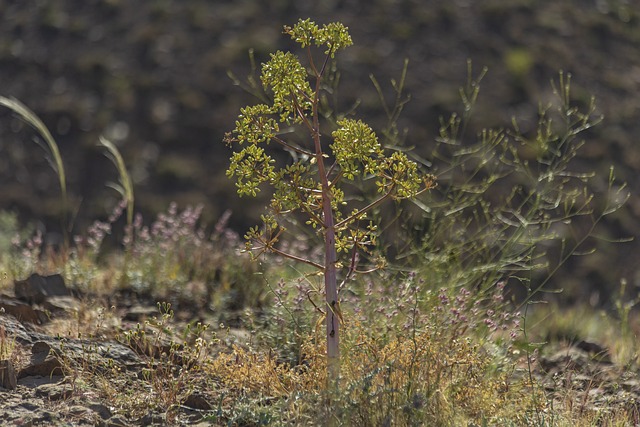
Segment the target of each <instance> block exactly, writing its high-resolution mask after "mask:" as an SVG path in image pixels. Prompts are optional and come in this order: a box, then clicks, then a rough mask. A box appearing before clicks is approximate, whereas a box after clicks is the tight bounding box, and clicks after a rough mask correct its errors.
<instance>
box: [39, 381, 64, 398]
mask: <svg viewBox="0 0 640 427" xmlns="http://www.w3.org/2000/svg"><path fill="white" fill-rule="evenodd" d="M35 394H36V396H38V397H43V398H45V399H48V400H50V401H56V400H66V399H68V398H70V397H71V396H72V395H73V386H72V385H71V384H66V383H55V384H42V385H40V386H38V387H37V388H36V393H35Z"/></svg>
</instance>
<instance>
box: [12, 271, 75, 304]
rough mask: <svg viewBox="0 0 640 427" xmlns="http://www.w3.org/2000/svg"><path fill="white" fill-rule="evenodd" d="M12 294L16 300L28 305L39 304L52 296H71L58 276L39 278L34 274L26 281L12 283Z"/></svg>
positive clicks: (39, 276)
mask: <svg viewBox="0 0 640 427" xmlns="http://www.w3.org/2000/svg"><path fill="white" fill-rule="evenodd" d="M14 292H15V295H16V298H18V299H19V300H22V301H25V302H27V303H29V304H40V303H42V302H44V301H45V300H46V299H47V298H48V297H52V296H57V297H60V296H70V295H71V292H69V289H68V288H67V287H66V285H65V284H64V279H63V278H62V276H61V275H59V274H54V275H52V276H41V275H39V274H37V273H34V274H32V275H31V276H29V278H28V279H27V280H16V281H15V282H14Z"/></svg>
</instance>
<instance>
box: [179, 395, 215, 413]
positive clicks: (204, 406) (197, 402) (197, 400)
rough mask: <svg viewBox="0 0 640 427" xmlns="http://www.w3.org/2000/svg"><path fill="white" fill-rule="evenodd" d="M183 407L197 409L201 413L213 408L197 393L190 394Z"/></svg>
mask: <svg viewBox="0 0 640 427" xmlns="http://www.w3.org/2000/svg"><path fill="white" fill-rule="evenodd" d="M183 405H184V406H186V407H189V408H193V409H199V410H202V411H209V410H211V409H212V408H213V407H212V406H211V404H210V403H209V402H208V401H207V399H206V398H205V397H204V396H203V395H202V394H200V393H197V392H196V393H191V394H190V395H189V396H188V397H187V398H186V399H185V401H184V403H183Z"/></svg>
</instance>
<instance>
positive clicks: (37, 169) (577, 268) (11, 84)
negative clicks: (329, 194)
mask: <svg viewBox="0 0 640 427" xmlns="http://www.w3.org/2000/svg"><path fill="white" fill-rule="evenodd" d="M307 17H309V18H311V19H312V20H314V21H316V22H317V23H320V24H322V23H327V22H331V21H341V22H342V23H344V24H345V25H347V26H348V27H349V29H350V31H351V34H352V37H353V40H354V46H353V47H351V48H349V49H347V50H346V51H345V52H344V53H343V54H342V55H341V56H340V57H339V59H338V61H339V62H338V63H339V66H340V68H341V72H342V75H341V81H342V85H341V86H340V88H339V89H340V90H339V100H340V101H339V102H340V104H341V105H343V106H344V108H345V109H347V108H349V107H350V106H351V105H353V104H354V103H355V102H357V101H359V102H360V104H359V107H358V112H359V114H360V115H361V116H362V117H364V118H365V119H366V120H367V121H368V122H370V123H371V124H373V125H374V126H375V125H377V126H382V125H384V123H385V122H386V117H385V115H384V111H383V108H382V105H381V104H380V101H379V99H378V96H377V94H376V91H375V89H374V86H373V85H372V83H371V80H370V78H369V74H370V73H373V74H374V75H375V77H376V78H377V79H378V81H379V82H381V83H382V84H383V85H384V86H385V87H387V88H388V87H389V85H388V82H389V80H390V79H392V78H398V77H399V76H400V73H401V71H402V67H403V62H404V59H405V58H408V59H409V61H410V62H409V70H408V77H407V87H406V89H407V91H408V92H409V93H410V94H411V97H412V98H411V102H410V103H409V104H408V105H407V106H406V108H405V111H404V114H403V116H402V118H401V121H400V126H401V127H402V128H404V127H407V128H408V130H409V133H408V136H407V141H406V143H407V144H408V145H411V146H415V147H416V150H417V151H418V152H419V153H422V154H424V155H427V154H428V153H429V152H430V149H431V148H432V144H433V141H434V138H435V137H436V135H437V133H438V128H439V118H440V117H441V116H448V115H449V114H450V113H451V112H453V111H459V110H460V103H459V92H458V88H459V87H460V86H462V85H463V84H464V83H465V81H466V76H467V59H471V60H472V62H473V64H474V68H475V70H477V72H479V71H480V69H481V68H482V67H483V66H487V67H488V68H489V72H488V75H487V76H486V78H485V79H484V80H483V83H482V89H481V92H480V98H479V103H478V108H477V111H476V114H475V116H474V120H473V123H472V127H471V129H470V131H471V132H472V134H473V133H475V132H477V131H479V130H481V129H482V128H484V127H503V128H504V127H509V126H510V123H511V118H512V116H517V117H518V118H519V120H520V122H519V123H520V125H521V128H522V131H523V132H530V131H532V130H534V129H535V125H536V120H537V112H538V105H539V102H543V103H544V102H547V101H548V100H549V99H550V97H551V85H550V83H549V82H550V80H551V79H553V78H556V77H557V75H558V71H559V70H564V71H565V72H570V73H572V75H573V89H574V95H575V96H576V97H577V98H578V99H579V100H582V101H585V102H586V101H588V99H589V97H590V96H591V95H593V96H595V97H596V99H597V105H598V110H597V112H598V113H601V114H603V115H604V122H603V123H602V124H601V125H600V126H598V127H597V128H595V129H593V130H592V131H590V132H589V133H588V135H587V138H588V140H587V144H586V145H585V147H584V149H583V151H582V153H581V157H580V159H579V161H578V163H577V167H578V169H579V170H582V171H586V170H593V171H595V172H596V173H597V174H598V175H599V178H597V179H596V180H595V181H594V183H595V184H594V188H593V191H594V192H595V193H596V194H597V195H598V194H599V195H604V194H605V191H606V186H607V178H608V174H609V167H610V165H614V166H615V168H616V174H617V177H618V178H619V180H620V181H624V182H627V183H628V184H629V186H630V188H631V191H632V196H631V198H630V200H629V202H628V204H627V205H626V206H625V207H624V208H623V209H622V210H621V211H620V212H618V213H617V214H616V215H614V216H612V217H611V218H609V220H608V221H607V222H606V223H605V224H603V225H602V226H601V227H600V229H598V234H600V235H602V236H604V237H606V238H607V239H616V238H622V237H633V236H637V235H638V234H639V232H640V225H639V224H638V221H637V218H638V217H640V201H639V200H638V198H637V197H636V194H637V190H638V188H639V187H640V180H639V179H638V173H637V171H638V170H640V147H639V146H638V144H637V136H638V135H640V120H638V117H639V115H640V96H638V94H639V92H640V6H638V5H637V4H636V3H635V2H632V1H630V0H629V1H625V0H563V1H557V0H538V1H534V0H486V1H470V0H452V1H436V0H368V1H359V0H358V1H355V0H354V1H340V0H327V1H322V2H301V1H293V0H274V1H271V2H258V1H252V0H244V1H242V0H241V1H210V0H189V1H185V0H154V1H146V2H130V1H125V0H83V1H78V0H58V1H55V2H54V1H33V2H21V1H12V0H4V1H0V23H1V25H0V82H2V84H1V86H0V95H3V96H10V97H15V98H17V99H19V100H20V101H22V102H23V103H25V104H26V105H27V106H28V107H29V108H31V109H32V110H33V111H34V112H35V113H36V114H37V115H38V116H39V117H41V118H42V119H43V121H44V122H45V124H46V125H47V126H48V127H49V129H50V130H51V131H52V133H53V136H54V137H55V139H56V140H57V142H58V144H59V145H60V149H61V154H62V157H63V159H64V162H65V165H66V168H67V174H68V185H69V192H70V195H71V198H72V205H73V207H74V211H76V213H75V217H74V218H75V219H74V227H75V229H77V230H82V229H84V228H85V227H86V225H87V224H88V223H90V222H91V221H92V220H94V219H96V218H104V217H105V216H106V215H108V213H109V212H110V211H111V210H112V208H113V206H114V205H115V204H116V203H117V201H118V198H119V197H118V194H117V193H115V192H114V191H113V190H112V189H110V188H108V187H106V186H105V183H106V182H108V181H116V180H117V173H116V171H115V168H114V167H113V165H112V164H111V163H110V162H109V160H107V159H106V158H105V157H104V155H103V152H102V151H101V150H100V149H99V148H98V147H97V146H96V144H97V142H98V137H99V136H100V135H105V136H106V137H107V138H109V139H110V140H111V141H113V142H114V143H115V144H116V145H117V146H118V147H119V149H120V150H121V152H122V154H123V156H124V159H125V161H126V162H127V166H128V168H129V170H130V171H131V174H132V177H133V179H134V185H135V192H136V209H137V210H139V211H141V212H142V213H143V214H144V215H145V217H146V218H147V219H150V218H151V217H152V216H153V215H154V214H156V213H157V212H159V211H163V210H165V209H166V208H167V206H168V204H169V202H171V201H176V202H177V203H178V204H179V205H180V206H185V205H187V204H204V206H205V209H204V217H205V220H206V221H215V220H216V219H217V218H218V217H219V216H220V215H221V213H222V212H224V211H225V210H226V209H232V210H233V216H232V222H231V223H232V226H233V227H235V228H237V229H238V231H244V230H245V229H246V227H248V226H249V225H253V223H254V221H255V218H256V217H257V216H258V214H259V213H260V210H259V209H257V208H255V206H258V204H256V203H259V201H257V202H256V201H254V200H250V199H246V198H244V199H239V198H238V197H237V196H236V194H235V190H234V188H233V185H232V183H231V182H230V181H228V180H227V178H226V177H225V175H224V171H225V170H226V168H227V165H228V158H229V155H230V151H229V149H228V148H227V147H226V146H225V145H224V144H223V143H222V137H223V134H224V133H225V132H226V131H229V130H231V129H232V128H233V124H234V120H235V117H236V115H237V114H238V110H239V108H240V107H241V106H244V105H246V104H250V103H253V102H254V98H252V96H251V95H249V94H248V93H246V92H244V91H243V90H242V89H241V88H239V87H237V86H233V84H232V81H231V80H230V78H229V77H228V76H227V72H228V71H232V72H233V73H234V74H235V75H237V76H238V77H240V78H244V77H245V76H247V75H249V74H250V72H251V68H250V62H249V56H248V50H249V49H250V48H253V49H255V58H256V62H257V63H258V64H259V63H261V62H264V61H266V60H267V59H268V53H269V52H272V51H274V50H275V49H288V48H291V47H293V46H292V44H291V43H290V42H288V41H287V39H286V38H285V37H283V36H282V34H281V30H282V26H283V25H285V24H289V25H291V24H294V23H295V22H296V21H297V20H298V19H299V18H307ZM33 137H34V133H33V132H32V131H31V130H30V129H29V128H28V127H27V126H25V125H23V124H22V123H21V122H20V121H19V120H17V119H15V118H14V117H13V115H12V114H11V113H10V112H9V111H6V110H2V111H0V209H3V210H11V211H14V212H17V213H18V214H19V218H20V220H21V221H22V222H23V223H28V222H34V221H40V222H42V223H43V224H45V225H46V227H47V230H49V231H55V229H56V227H58V228H59V223H58V218H59V209H60V208H59V200H60V196H59V194H60V193H59V188H58V185H57V178H56V177H55V175H54V173H53V172H52V170H51V168H50V167H49V166H48V165H47V163H46V160H45V159H44V158H43V155H42V153H43V152H42V149H41V148H40V147H38V146H37V144H34V143H32V142H31V141H32V139H33ZM638 245H639V243H638V242H637V241H634V242H632V243H625V244H621V245H603V246H602V247H599V251H598V252H597V253H596V254H595V255H592V256H590V257H585V258H580V259H578V260H576V261H574V262H573V263H572V264H571V265H570V267H571V268H570V270H568V271H566V272H565V273H564V274H563V275H562V276H560V279H558V280H560V281H561V282H562V283H557V285H558V286H568V287H573V288H577V289H580V288H582V287H583V288H584V289H585V290H586V291H588V292H589V293H586V294H585V296H586V297H589V295H592V294H593V293H594V292H595V295H596V298H595V299H594V301H595V302H596V303H598V302H600V303H601V302H603V301H606V300H607V299H608V297H609V296H610V294H611V293H613V292H614V290H613V289H617V286H618V283H619V281H620V280H621V279H622V278H626V279H628V281H629V283H630V285H632V286H631V288H632V291H634V292H637V288H638V287H639V286H640V270H639V269H638V263H637V256H636V253H637V252H638V251H637V249H638Z"/></svg>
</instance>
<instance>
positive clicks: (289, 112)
mask: <svg viewBox="0 0 640 427" xmlns="http://www.w3.org/2000/svg"><path fill="white" fill-rule="evenodd" d="M284 32H285V34H288V35H289V36H290V37H291V38H292V39H293V40H294V41H296V42H298V43H299V44H300V46H301V47H302V48H303V49H305V50H306V54H307V61H308V64H307V67H305V66H303V65H302V63H301V62H300V59H299V58H298V57H297V56H296V55H294V54H292V53H290V52H280V51H279V52H276V53H274V54H271V59H270V60H269V61H268V62H267V63H265V64H263V66H262V74H261V78H260V80H261V82H262V84H263V87H264V89H265V91H266V92H267V93H268V94H269V95H270V96H271V97H272V100H271V102H270V103H269V104H259V105H256V106H252V107H246V108H243V109H242V110H241V112H240V116H239V117H238V120H237V121H236V127H235V129H234V130H233V132H230V133H228V134H227V135H226V137H225V141H226V142H227V143H228V144H229V145H234V144H235V145H237V150H238V151H236V152H234V153H233V155H232V156H231V165H230V167H229V169H228V171H227V175H228V176H229V177H230V178H235V179H236V186H237V189H238V194H239V195H240V196H243V195H250V196H256V194H257V192H258V191H260V189H261V187H262V186H263V184H268V185H269V186H271V188H272V189H273V193H272V197H271V203H270V205H269V212H268V213H267V214H265V215H263V217H262V219H263V226H262V227H253V228H251V229H250V230H249V232H248V233H247V235H246V238H247V241H248V242H247V250H249V251H251V252H252V253H253V254H254V255H256V256H259V255H261V254H263V253H266V252H275V253H277V254H279V255H282V256H285V257H288V258H291V259H293V260H296V261H300V262H304V263H306V264H309V265H312V266H314V267H316V268H318V269H319V270H321V271H322V272H323V273H324V276H325V296H326V307H325V311H326V318H327V357H328V367H329V371H330V375H329V380H330V381H331V382H336V383H337V380H338V377H339V350H338V348H339V338H338V337H339V333H338V331H339V322H340V321H341V318H342V314H341V311H340V301H339V297H338V289H337V268H338V267H339V266H342V265H344V264H339V260H338V258H337V253H341V254H344V255H345V256H346V257H349V256H350V257H351V263H350V264H349V263H348V261H347V264H346V265H348V266H349V271H348V273H347V276H348V275H350V274H351V273H353V271H355V269H356V266H355V255H356V253H357V252H362V253H365V254H369V253H370V251H369V247H370V246H372V245H374V244H375V241H376V231H377V226H376V224H375V223H374V222H373V221H372V218H371V217H370V213H371V211H372V210H373V209H374V208H375V207H377V206H378V205H380V204H382V203H383V202H385V201H388V200H396V201H397V200H402V199H409V198H412V197H415V196H417V195H418V194H420V193H421V192H423V191H425V190H428V189H430V188H432V187H433V186H434V177H433V176H431V175H426V174H422V173H421V172H420V171H419V169H418V166H417V164H416V163H415V162H413V161H412V160H410V159H409V158H408V157H407V155H406V154H405V153H403V152H399V151H393V152H390V151H389V150H385V149H384V148H383V147H382V145H381V144H380V142H379V141H378V138H377V136H376V134H375V133H374V131H373V130H372V129H371V128H370V127H369V125H367V124H366V123H364V122H363V121H361V120H355V119H352V118H342V119H340V120H337V122H336V124H337V128H336V129H333V130H332V132H331V140H332V143H331V144H327V143H326V142H325V138H324V137H323V135H322V134H323V130H322V126H324V125H323V124H321V123H320V119H321V117H320V114H319V111H318V109H319V104H320V96H321V91H322V90H323V86H322V82H323V80H324V79H325V74H326V71H327V65H328V64H329V61H331V60H332V59H333V58H334V57H335V55H336V53H337V52H338V51H339V50H340V49H343V48H346V47H348V46H350V45H351V44H352V40H351V37H350V36H349V33H348V31H347V28H346V27H345V26H343V25H342V24H340V23H331V24H328V25H325V26H323V27H318V26H317V25H316V24H315V23H314V22H312V21H311V20H309V19H307V20H300V21H299V22H298V23H297V24H296V25H295V26H293V27H285V28H284ZM311 45H315V46H318V47H322V46H324V47H325V48H326V49H325V50H324V56H321V60H320V61H317V59H316V56H317V55H316V53H315V52H314V51H312V50H311ZM280 124H286V125H288V126H289V125H296V126H299V127H302V128H303V129H304V130H305V131H306V133H307V138H308V139H307V141H308V142H307V143H306V144H302V146H301V145H298V144H296V143H294V142H293V141H289V140H286V139H283V138H281V137H280V135H279V132H280ZM271 142H274V143H276V144H278V145H280V146H281V147H283V148H285V149H287V150H290V151H291V152H294V153H296V154H297V156H296V157H295V158H294V159H293V161H292V162H290V163H289V164H286V165H282V164H280V165H278V164H277V162H276V160H275V159H274V158H273V157H272V156H271V155H270V154H268V153H267V151H266V150H265V148H264V145H268V144H269V143H271ZM356 179H374V180H375V184H376V187H377V190H378V198H377V199H375V200H373V201H371V202H370V203H369V204H366V205H362V204H361V205H358V204H354V203H353V202H351V201H349V199H348V198H347V193H346V192H347V191H348V190H347V188H348V186H349V184H353V183H354V182H355V180H356ZM299 214H301V215H302V216H303V217H304V218H305V222H306V224H307V225H309V226H310V227H312V228H313V229H316V230H318V232H319V233H320V236H321V238H322V240H323V241H324V244H325V255H324V260H322V261H321V262H316V261H314V260H310V259H305V258H300V257H298V256H295V255H293V254H289V253H287V252H285V251H282V250H281V249H279V248H278V246H277V243H278V241H279V240H280V238H281V235H282V234H283V233H284V232H285V231H286V228H285V227H284V226H283V225H282V224H283V217H291V216H294V215H299ZM361 222H365V223H367V224H368V225H366V226H365V227H362V226H361ZM349 254H351V255H349ZM347 259H348V258H347Z"/></svg>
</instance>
